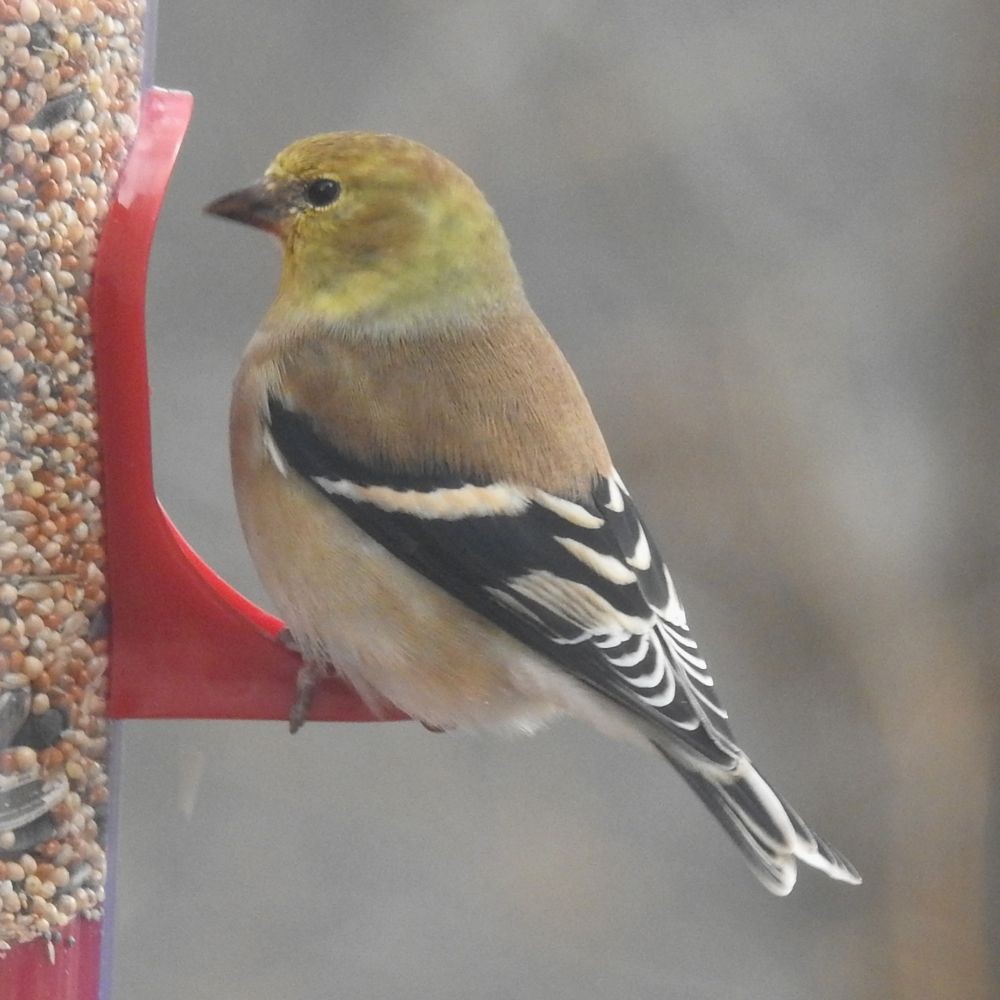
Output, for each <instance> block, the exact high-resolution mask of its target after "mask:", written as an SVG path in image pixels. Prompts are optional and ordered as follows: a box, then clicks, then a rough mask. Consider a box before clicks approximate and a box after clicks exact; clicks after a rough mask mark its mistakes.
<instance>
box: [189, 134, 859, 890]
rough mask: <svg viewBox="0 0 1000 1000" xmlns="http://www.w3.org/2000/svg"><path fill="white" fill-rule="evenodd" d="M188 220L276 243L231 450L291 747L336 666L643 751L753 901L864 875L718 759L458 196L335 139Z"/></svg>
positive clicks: (661, 602)
mask: <svg viewBox="0 0 1000 1000" xmlns="http://www.w3.org/2000/svg"><path fill="white" fill-rule="evenodd" d="M206 210H207V211H208V212H210V213H212V214H215V215H218V216H222V217H223V218H227V219H233V220H235V221H237V222H242V223H246V224H247V225H251V226H256V227H257V228H259V229H264V230H267V231H268V232H271V233H273V234H275V235H276V236H277V237H278V238H279V240H280V241H281V243H282V246H283V251H284V255H283V266H282V271H281V280H280V284H279V288H278V293H277V297H276V298H275V300H274V302H273V304H272V305H271V307H270V309H269V310H268V312H267V315H266V316H265V317H264V320H263V322H262V324H261V326H260V328H259V329H258V330H257V332H256V333H255V335H254V336H253V338H252V340H251V341H250V344H249V347H248V348H247V351H246V354H245V357H244V359H243V363H242V366H241V368H240V370H239V373H238V375H237V377H236V381H235V387H234V393H233V400H232V410H231V423H230V431H231V449H232V466H233V478H234V483H235V490H236V498H237V503H238V507H239V513H240V519H241V522H242V526H243V530H244V533H245V534H246V538H247V541H248V544H249V546H250V550H251V552H252V555H253V558H254V562H255V564H256V566H257V569H258V572H259V573H260V576H261V578H262V580H263V583H264V585H265V587H266V588H267V590H268V591H269V592H270V594H271V595H272V597H273V599H274V601H275V602H276V603H277V605H278V608H279V610H280V612H281V613H282V614H283V615H284V616H285V619H286V621H287V626H288V630H289V632H290V635H291V637H292V639H293V640H294V643H295V644H296V646H297V648H298V649H299V650H300V651H301V652H302V654H303V658H304V662H305V666H304V667H303V669H302V671H301V672H300V675H299V680H298V699H297V701H296V703H295V706H294V708H293V710H292V716H291V721H292V729H293V731H294V730H295V729H296V728H298V726H299V725H301V723H302V722H303V721H304V719H305V717H306V713H307V710H308V705H309V697H310V693H311V691H312V689H313V687H314V685H315V684H316V683H317V682H319V681H320V680H321V679H322V678H323V677H324V676H325V675H326V674H327V672H328V671H329V670H331V669H333V668H334V667H335V669H336V670H337V671H338V673H340V674H342V675H343V676H344V677H346V678H347V679H348V680H349V681H350V682H351V683H353V684H354V686H355V687H356V688H357V689H358V691H359V692H360V693H361V694H362V696H363V697H365V698H366V699H368V700H369V701H370V702H372V703H373V704H379V703H390V704H392V705H394V706H396V707H397V708H399V709H401V710H402V711H403V712H405V713H407V714H408V715H410V716H412V717H413V718H415V719H418V720H421V721H422V722H424V724H425V725H426V726H428V728H432V729H452V728H456V727H467V726H485V727H502V728H503V727H505V728H508V729H513V730H515V731H524V732H531V731H533V730H535V729H537V728H538V727H539V726H541V725H543V724H544V723H546V722H547V721H549V720H551V719H553V718H555V717H557V716H560V715H570V716H575V717H577V718H580V719H583V720H586V721H587V722H590V723H592V724H594V725H595V726H597V727H598V728H599V729H601V730H603V731H604V732H605V733H607V734H609V735H611V736H613V737H616V738H620V739H625V740H630V741H633V742H637V743H640V744H643V745H645V746H647V747H648V746H652V747H653V748H655V749H656V750H657V751H659V753H660V754H662V756H663V757H665V758H666V759H667V760H668V761H669V762H670V763H671V764H672V765H673V766H674V767H675V768H677V770H678V771H679V772H680V774H681V775H682V776H683V777H684V779H685V780H686V781H687V783H688V784H689V785H690V786H691V787H692V788H693V789H694V791H695V792H696V793H697V795H698V796H699V797H700V798H701V799H702V800H703V801H704V802H705V804H706V805H707V806H708V808H709V809H710V810H711V811H712V812H713V813H714V815H715V817H716V819H718V821H719V822H720V823H721V824H722V826H723V827H724V828H725V829H726V831H727V832H728V833H729V835H730V836H731V837H732V838H733V840H734V841H735V842H736V844H737V845H738V846H739V848H740V849H741V850H742V851H743V853H744V855H745V856H746V859H747V860H748V861H749V863H750V866H751V868H752V869H753V871H754V873H755V874H756V875H757V877H758V878H759V879H760V880H761V882H763V884H764V885H765V886H766V887H767V888H768V889H770V890H771V891H772V892H774V893H777V894H779V895H783V894H785V893H787V892H789V891H790V890H791V888H792V886H793V884H794V882H795V875H796V862H797V861H803V862H805V863H806V864H808V865H812V866H813V867H815V868H818V869H820V870H821V871H824V872H826V874H827V875H830V876H831V877H833V878H836V879H841V880H843V881H845V882H854V883H856V882H859V881H860V879H859V877H858V874H857V872H856V871H855V870H854V868H853V867H852V866H851V864H850V863H849V862H848V861H847V860H845V859H844V858H843V857H841V856H840V855H839V854H838V853H837V852H836V851H835V850H833V849H832V848H831V847H829V846H828V845H827V844H825V843H824V842H823V841H822V840H820V838H819V837H817V836H816V835H815V834H814V833H813V832H812V831H811V830H810V829H809V828H808V827H807V826H806V825H805V824H804V823H803V821H802V820H801V819H800V818H799V816H798V815H797V814H796V813H795V812H794V811H793V810H792V809H791V807H790V806H789V805H788V804H787V803H786V802H785V801H784V799H782V797H781V796H780V795H779V794H778V793H777V792H775V791H774V790H773V789H772V788H771V787H770V785H768V783H767V782H766V781H765V780H764V779H763V778H762V777H761V775H760V773H759V772H758V771H757V770H756V768H755V767H754V766H753V765H752V764H751V763H750V760H749V758H748V757H747V756H746V754H745V753H743V751H742V750H741V749H740V748H739V747H738V746H737V745H736V743H735V742H734V740H733V735H732V732H731V730H730V728H729V722H728V719H727V715H726V712H725V710H724V709H723V708H722V706H721V704H720V703H719V699H718V696H717V694H716V690H715V684H714V682H713V680H712V677H711V675H710V674H709V672H708V668H707V667H706V664H705V661H704V660H703V659H702V658H701V657H700V656H699V654H698V647H697V645H696V644H695V640H694V639H693V638H692V636H691V633H690V631H689V630H688V623H687V618H686V616H685V613H684V608H683V606H682V605H681V602H680V600H679V599H678V596H677V592H676V590H675V589H674V584H673V581H672V580H671V577H670V574H669V572H668V571H667V568H666V566H664V564H663V561H662V559H661V558H660V556H659V554H658V553H657V551H656V548H655V546H654V543H653V540H652V538H651V537H650V536H649V533H648V531H647V528H646V526H645V524H644V523H643V521H642V519H641V517H640V516H639V513H638V511H637V510H636V508H635V506H634V504H633V502H632V499H631V497H630V496H629V493H628V490H627V489H626V488H625V485H624V483H623V482H622V480H621V478H620V477H619V475H618V473H617V472H616V471H615V468H614V466H613V465H612V462H611V458H610V456H609V454H608V449H607V446H606V445H605V443H604V439H603V437H602V436H601V432H600V430H599V428H598V426H597V423H596V422H595V420H594V416H593V413H592V412H591V409H590V406H589V404H588V403H587V400H586V398H585V396H584V394H583V391H582V390H581V388H580V385H579V383H578V382H577V380H576V378H575V376H574V374H573V372H572V371H571V369H570V367H569V365H568V364H567V362H566V360H565V358H564V357H563V355H562V354H561V352H560V351H559V348H558V347H557V346H556V344H555V343H554V341H553V340H552V338H551V337H550V336H549V334H548V332H547V331H546V329H545V327H544V326H543V325H542V323H541V321H540V320H539V319H538V317H537V316H536V315H535V314H534V312H533V311H532V309H531V306H530V305H529V304H528V302H527V300H526V298H525V295H524V291H523V289H522V286H521V280H520V277H519V276H518V272H517V269H516V268H515V266H514V262H513V261H512V259H511V255H510V247H509V244H508V242H507V239H506V236H505V235H504V232H503V229H502V228H501V226H500V223H499V221H498V220H497V217H496V215H495V214H494V212H493V210H492V209H491V208H490V206H489V204H488V203H487V201H486V199H485V198H484V197H483V195H482V194H481V193H480V191H479V190H478V188H477V187H476V186H475V184H474V183H473V182H472V180H470V178H469V177H467V176H466V175H465V174H464V173H463V172H462V171H461V170H459V169H458V167H456V166H455V165H454V164H452V163H451V162H450V161H448V160H447V159H445V158H444V157H443V156H440V155H438V154H437V153H435V152H433V151H432V150H430V149H428V148H427V147H425V146H422V145H420V144H419V143H416V142H412V141H409V140H406V139H402V138H398V137H396V136H390V135H373V134H368V133H361V132H349V133H332V134H327V135H318V136H313V137H311V138H307V139H303V140H300V141H298V142H295V143H293V144H292V145H291V146H289V147H288V148H287V149H285V150H284V151H283V152H281V153H279V154H278V156H277V158H276V159H275V160H274V162H273V163H272V164H271V166H270V167H269V168H268V170H267V172H266V173H265V175H264V178H263V179H262V180H261V181H260V182H259V183H257V184H255V185H253V186H252V187H248V188H246V189H244V190H240V191H236V192H234V193H232V194H228V195H225V196H224V197H222V198H219V199H218V200H216V201H214V202H212V203H211V204H210V205H209V206H207V209H206ZM331 665H334V666H331Z"/></svg>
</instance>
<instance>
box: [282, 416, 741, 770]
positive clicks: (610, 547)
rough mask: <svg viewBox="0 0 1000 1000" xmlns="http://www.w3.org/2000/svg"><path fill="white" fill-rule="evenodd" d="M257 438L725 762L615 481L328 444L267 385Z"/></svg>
mask: <svg viewBox="0 0 1000 1000" xmlns="http://www.w3.org/2000/svg"><path fill="white" fill-rule="evenodd" d="M268 419H269V428H268V431H267V433H268V436H269V447H271V446H273V448H274V449H275V450H276V451H277V452H278V454H279V455H280V457H281V460H282V463H283V464H284V465H285V466H287V467H289V468H290V469H292V470H294V472H295V473H296V474H298V475H299V476H301V477H303V478H304V479H305V480H307V481H308V482H309V483H311V484H312V485H313V487H314V488H315V489H316V490H317V491H318V492H319V493H321V494H322V495H323V496H324V497H326V498H327V499H328V500H329V501H330V502H331V503H333V504H334V505H336V506H337V507H338V508H339V509H340V510H341V511H343V512H344V513H345V514H346V515H347V516H348V517H349V518H350V519H351V520H352V521H353V522H354V523H355V524H357V525H358V526H359V527H360V528H362V529H363V530H364V531H365V532H366V533H367V534H368V535H370V536H371V537H372V538H373V539H375V540H376V541H377V542H379V543H380V544H381V545H383V546H384V547H385V548H386V549H388V550H389V551H390V552H391V553H392V554H393V555H395V556H396V557H397V558H398V559H400V560H401V561H402V562H404V563H406V564H407V565H408V566H410V567H412V568H413V569H415V570H417V571H418V572H420V573H421V574H422V575H423V576H425V577H427V578H428V579H429V580H432V581H433V582H434V583H436V584H437V585H438V586H440V587H441V588H443V589H444V590H446V591H447V592H448V593H449V594H451V595H452V596H453V597H455V598H457V599H458V600H459V601H461V602H462V603H463V604H465V605H466V606H467V607H469V608H472V609H473V610H475V611H476V612H478V613H479V614H481V615H483V616H484V617H485V618H488V619H489V620H490V621H492V622H494V623H495V624H497V625H499V626H500V627H501V628H502V629H504V630H505V631H507V632H508V633H510V634H512V635H514V636H515V637H516V638H518V639H519V640H520V641H522V642H523V643H524V644H525V645H526V646H528V647H530V648H531V649H532V650H534V651H536V652H538V653H541V654H542V655H544V656H546V657H547V658H549V659H550V660H553V661H555V662H556V663H558V664H559V665H560V666H562V667H563V668H564V669H565V670H566V671H567V672H568V673H569V674H571V675H572V676H574V677H576V678H577V679H578V680H579V681H582V682H583V683H584V684H586V685H588V686H589V687H590V688H592V689H594V690H595V691H598V692H600V693H601V694H602V695H604V696H606V697H608V698H610V699H611V700H612V701H614V702H615V703H617V704H618V705H619V706H621V707H623V708H625V709H627V710H628V711H629V712H630V713H632V714H633V715H634V716H636V717H637V718H638V719H640V720H643V721H644V722H645V725H646V727H647V728H648V730H649V732H650V735H651V738H654V739H655V741H656V742H657V743H658V745H661V746H662V745H663V744H664V740H665V739H666V741H667V745H668V746H669V747H671V748H672V749H673V750H675V751H676V752H677V753H678V754H679V755H680V756H682V757H683V756H689V757H692V758H693V761H692V763H694V762H696V761H698V760H701V761H703V762H709V761H710V762H712V763H713V764H716V765H722V766H723V767H724V768H728V767H733V766H734V765H735V761H736V760H737V758H738V757H739V755H740V751H739V749H738V748H737V747H736V746H735V744H734V743H733V741H732V735H731V733H730V730H729V726H728V723H727V721H726V713H725V710H724V709H723V708H722V707H721V705H720V704H719V701H718V698H717V696H716V693H715V687H714V682H713V680H712V677H711V675H710V674H709V672H708V669H707V667H706V664H705V661H704V660H703V659H702V658H701V657H700V656H699V654H698V647H697V644H696V643H695V641H694V639H693V638H692V637H691V634H690V632H689V630H688V626H687V620H686V617H685V614H684V609H683V607H682V606H681V603H680V601H679V600H678V598H677V593H676V591H675V589H674V585H673V581H672V580H671V578H670V574H669V572H668V571H667V568H666V566H665V565H664V564H663V561H662V559H660V557H659V555H658V553H657V551H656V548H655V546H654V545H653V542H652V540H651V539H650V538H649V537H648V535H647V533H646V530H645V527H644V525H643V523H642V520H641V518H640V517H639V514H638V512H637V510H636V508H635V506H634V504H633V503H632V500H631V498H630V496H629V494H628V492H627V490H626V489H625V487H624V486H623V484H622V483H621V481H620V479H618V478H617V476H615V477H614V478H611V479H607V478H602V479H601V480H600V481H599V482H598V483H597V484H596V485H595V488H594V490H593V492H592V494H591V495H590V496H589V497H587V498H586V500H584V501H579V500H569V499H567V498H564V497H559V496H555V495H553V494H550V493H546V492H544V491H541V490H537V489H531V488H528V487H522V486H519V485H516V484H512V483H502V482H488V481H485V480H480V481H475V482H469V481H468V480H464V479H462V478H460V477H457V476H455V475H453V474H449V473H447V472H439V471H435V470H430V471H427V472H424V473H420V474H416V475H415V474H414V473H412V472H407V473H405V474H404V473H400V472H399V471H398V470H392V469H391V468H389V467H387V466H386V467H379V466H378V465H377V464H376V463H373V462H363V463H362V462H359V461H357V460H356V459H354V458H351V457H350V456H348V455H346V454H344V453H343V452H341V451H339V450H338V449H337V447H336V446H335V445H334V444H332V443H331V442H330V441H328V440H326V439H325V438H324V437H323V436H322V435H320V434H319V433H317V431H316V430H315V429H314V428H313V426H312V425H311V424H310V422H309V420H308V418H306V417H305V416H303V415H302V414H300V413H297V412H296V411H294V410H293V409H290V408H288V407H287V406H286V405H285V404H284V403H282V402H281V401H280V400H278V399H276V398H274V397H272V398H271V399H270V401H269V411H268Z"/></svg>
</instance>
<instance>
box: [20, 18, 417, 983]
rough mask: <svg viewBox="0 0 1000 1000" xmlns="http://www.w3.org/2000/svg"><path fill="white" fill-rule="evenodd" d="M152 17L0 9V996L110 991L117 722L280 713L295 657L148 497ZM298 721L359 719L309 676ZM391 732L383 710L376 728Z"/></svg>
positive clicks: (176, 107) (264, 617)
mask: <svg viewBox="0 0 1000 1000" xmlns="http://www.w3.org/2000/svg"><path fill="white" fill-rule="evenodd" d="M152 13H153V11H152V5H150V4H144V3H143V2H142V0H104V2H102V3H96V2H93V0H72V3H70V2H68V0H0V49H2V55H3V73H4V77H5V80H4V87H3V88H0V126H2V129H3V131H2V134H3V144H4V148H3V153H4V156H3V165H2V168H0V242H2V244H3V246H2V249H3V255H2V258H0V279H2V283H0V323H2V325H0V486H2V490H3V516H2V519H0V952H2V957H0V996H2V997H4V998H8V997H9V998H11V1000H43V998H44V1000H96V998H97V997H98V996H105V997H106V996H108V992H109V979H108V972H109V968H110V943H111V937H112V934H111V930H110V922H111V913H112V909H113V907H112V903H113V891H112V890H113V881H114V877H113V876H114V852H115V821H114V817H115V811H116V808H117V798H116V794H117V788H116V767H115V760H116V756H117V755H118V753H119V752H120V745H119V740H118V737H119V735H120V733H119V729H118V727H117V726H116V725H115V722H116V721H117V720H121V719H140V718H144V719H149V718H178V719H180V718H185V719H284V718H286V717H287V715H288V711H289V708H290V706H291V703H292V701H293V698H294V687H295V674H296V671H297V669H298V666H299V665H300V663H299V658H298V656H297V655H296V654H295V653H293V652H291V651H290V650H289V649H288V648H286V647H285V646H284V645H283V644H282V643H281V642H280V641H279V640H278V638H277V636H278V633H279V631H280V629H281V623H280V622H279V621H278V620H277V619H275V618H273V617H272V616H270V615H268V614H267V613H266V612H264V611H262V610H261V609H260V608H258V607H256V606H255V605H253V604H252V603H251V602H250V601H248V600H247V599H246V598H244V597H243V596H241V595H240V594H239V593H237V592H236V591H235V590H233V589H232V588H231V587H229V586H228V585H227V584H226V583H225V582H224V581H222V580H221V579H220V578H219V577H218V576H217V575H216V574H215V573H214V572H213V571H212V570H211V569H210V568H209V567H208V566H206V565H205V564H204V563H203V562H202V561H201V560H200V559H199V558H198V556H197V555H196V554H195V553H194V552H193V551H192V550H191V548H190V547H189V546H188V545H187V543H186V542H185V541H184V539H183V537H182V536H181V535H180V533H179V532H178V531H177V529H176V528H175V527H174V526H173V524H172V523H171V522H170V520H169V518H168V517H167V515H166V513H165V512H164V511H163V509H162V508H161V506H160V505H159V503H158V501H157V499H156V495H155V491H154V486H153V471H152V458H151V447H150V418H149V386H148V377H147V368H146V348H145V324H144V310H145V285H146V272H147V266H148V261H149V252H150V248H151V245H152V239H153V230H154V227H155V223H156V218H157V215H158V212H159V209H160V206H161V203H162V200H163V196H164V192H165V190H166V185H167V182H168V179H169V176H170V172H171V169H172V167H173V164H174V160H175V157H176V155H177V152H178V149H179V147H180V143H181V140H182V138H183V135H184V132H185V129H186V127H187V123H188V120H189V118H190V115H191V108H192V98H191V95H190V94H187V93H182V92H178V91H166V90H159V89H156V88H151V87H148V86H145V82H146V81H148V78H149V59H148V58H146V60H145V65H144V54H146V53H148V52H150V51H151V48H152V40H151V36H150V26H151V24H152V22H153V16H152ZM310 717H311V718H313V719H319V720H337V721H372V720H373V717H372V715H371V714H370V712H369V711H368V709H367V707H366V706H365V705H364V704H363V703H362V702H361V701H360V700H359V699H358V697H357V696H356V695H355V694H354V693H353V692H352V691H350V690H348V689H347V688H346V687H343V686H340V685H338V684H337V683H336V682H331V683H330V684H329V685H324V687H323V688H322V689H321V690H320V691H318V692H317V695H316V698H315V700H314V702H313V705H312V708H311V711H310ZM396 717H397V718H398V716H396Z"/></svg>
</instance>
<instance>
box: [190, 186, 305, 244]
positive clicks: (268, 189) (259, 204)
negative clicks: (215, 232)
mask: <svg viewBox="0 0 1000 1000" xmlns="http://www.w3.org/2000/svg"><path fill="white" fill-rule="evenodd" d="M290 207H291V206H290V204H289V199H288V197H287V192H283V191H281V190H280V189H279V188H276V187H274V186H273V185H268V184H265V183H263V182H260V183H258V184H253V185H251V186H250V187H247V188H243V189H242V190H241V191H233V192H231V193H230V194H224V195H223V196H222V197H221V198H216V199H215V201H212V202H209V203H208V204H207V205H206V206H205V209H204V211H205V212H207V213H208V214H209V215H217V216H219V218H221V219H232V220H233V222H242V223H243V224H244V225H246V226H255V227H256V228H257V229H266V230H268V231H269V232H273V233H276V232H278V229H279V227H280V225H281V223H282V222H283V221H284V220H285V219H286V218H287V217H288V212H289V209H290Z"/></svg>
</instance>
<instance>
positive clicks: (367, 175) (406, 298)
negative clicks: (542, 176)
mask: <svg viewBox="0 0 1000 1000" xmlns="http://www.w3.org/2000/svg"><path fill="white" fill-rule="evenodd" d="M205 210H206V211H207V212H209V213H211V214H213V215H218V216H221V217H222V218H226V219H233V220H235V221H237V222H242V223H245V224H247V225H251V226H256V227H257V228H259V229H264V230H267V231H268V232H271V233H274V234H275V235H276V236H277V237H278V238H279V239H280V240H281V242H282V245H283V249H284V266H283V268H282V278H281V285H280V288H279V293H278V298H277V300H276V303H275V307H274V308H275V309H276V310H278V311H279V313H283V314H284V315H285V316H287V317H288V318H295V319H297V320H299V321H308V320H310V319H311V320H317V321H321V322H323V321H325V322H331V323H337V324H357V325H369V326H371V327H373V328H375V327H380V328H386V329H389V328H415V327H417V326H419V325H421V324H424V323H431V324H435V323H441V322H448V321H449V320H450V319H453V318H455V317H466V318H473V317H475V316H476V315H481V314H482V313H484V312H485V311H488V310H490V309H493V308H497V307H499V306H502V305H504V304H507V303H510V302H511V301H512V296H513V297H514V300H516V301H518V302H519V301H520V300H521V296H522V292H521V284H520V279H519V278H518V275H517V271H516V269H515V267H514V264H513V262H512V260H511V257H510V248H509V245H508V243H507V238H506V236H505V235H504V232H503V229H502V228H501V226H500V223H499V221H498V220H497V217H496V215H495V214H494V212H493V209H492V208H490V206H489V203H488V202H487V201H486V199H485V198H484V197H483V195H482V193H481V192H480V191H479V189H478V188H477V187H476V185H475V184H474V183H473V182H472V181H471V180H470V178H469V177H468V176H466V174H464V173H463V172H462V171H461V170H459V168H458V167H456V166H455V165H454V164H453V163H451V162H450V161H449V160H447V159H445V158H444V157H443V156H440V155H438V154H437V153H435V152H434V151H433V150H430V149H428V148H427V147H426V146H423V145H421V144H420V143H417V142H412V141H410V140H408V139H401V138H399V137H397V136H391V135H375V134H370V133H365V132H333V133H328V134H325V135H316V136H312V137H310V138H308V139H301V140H299V141H298V142H295V143H293V144H292V145H290V146H288V147H287V148H286V149H284V150H282V152H280V153H279V154H278V156H277V157H276V158H275V160H274V162H273V163H272V164H271V166H270V167H269V168H268V169H267V172H266V173H265V174H264V177H263V179H262V180H261V181H259V182H258V183H256V184H254V185H252V186H251V187H248V188H244V189H243V190H240V191H234V192H233V193H232V194H227V195H224V196H223V197H221V198H218V199H216V200H215V201H213V202H212V203H211V204H209V205H207V206H206V208H205Z"/></svg>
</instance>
